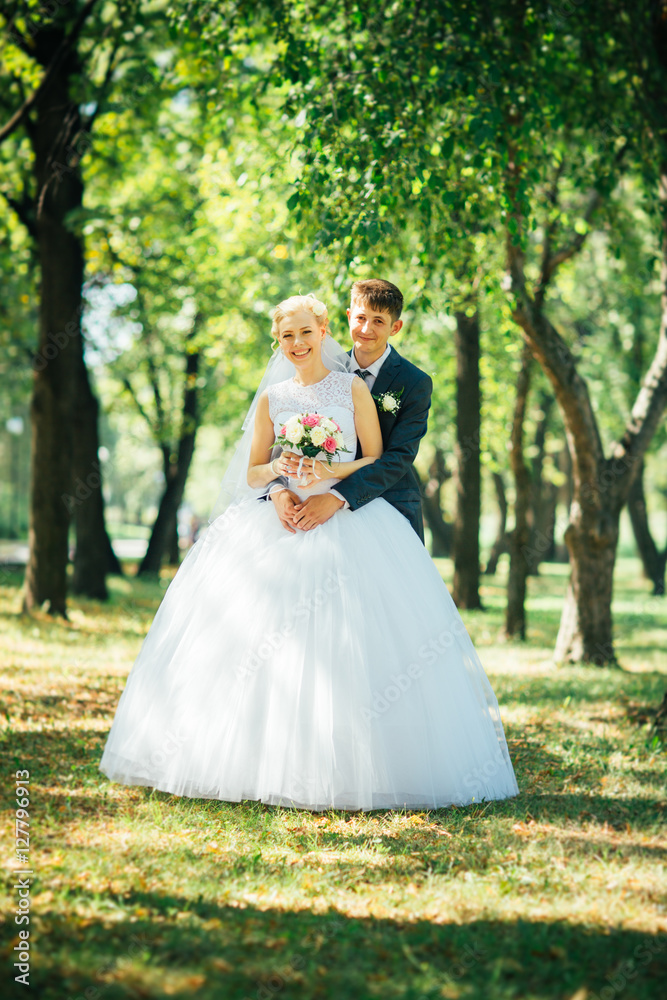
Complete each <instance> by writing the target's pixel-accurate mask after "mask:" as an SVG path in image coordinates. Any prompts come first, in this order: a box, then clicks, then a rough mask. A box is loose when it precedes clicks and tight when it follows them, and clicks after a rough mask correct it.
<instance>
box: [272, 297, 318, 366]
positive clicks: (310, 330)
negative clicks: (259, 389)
mask: <svg viewBox="0 0 667 1000" xmlns="http://www.w3.org/2000/svg"><path fill="white" fill-rule="evenodd" d="M325 333H326V328H325V327H323V326H321V325H320V323H319V322H318V321H317V319H316V318H315V317H314V316H313V314H312V313H310V312H307V311H306V310H305V309H304V310H301V311H300V312H295V313H293V314H292V315H291V316H285V318H284V319H282V320H281V321H280V325H279V326H278V343H279V344H280V347H281V350H282V352H283V354H284V355H285V357H286V358H288V359H289V360H290V361H291V362H292V364H294V365H296V366H297V368H300V367H302V366H303V365H306V364H309V363H310V362H312V361H313V360H315V361H317V360H319V358H320V357H321V354H322V341H323V340H324V335H325Z"/></svg>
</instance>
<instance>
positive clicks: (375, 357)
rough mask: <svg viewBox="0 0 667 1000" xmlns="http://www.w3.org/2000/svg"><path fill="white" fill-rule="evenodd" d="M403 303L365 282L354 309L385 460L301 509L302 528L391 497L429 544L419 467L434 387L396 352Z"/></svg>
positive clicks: (355, 360) (355, 338)
mask: <svg viewBox="0 0 667 1000" xmlns="http://www.w3.org/2000/svg"><path fill="white" fill-rule="evenodd" d="M402 305H403V296H402V295H401V293H400V291H399V290H398V288H396V286H395V285H392V284H391V283H390V282H388V281H380V280H375V279H373V280H370V281H360V282H357V283H356V284H355V285H354V286H353V288H352V301H351V308H350V309H349V310H348V319H349V323H350V333H351V336H352V343H353V345H354V346H353V348H352V351H351V352H350V356H351V358H352V364H353V367H355V368H356V369H357V370H360V371H361V372H362V377H364V379H365V381H366V384H367V385H368V386H369V388H370V390H371V393H372V394H373V397H374V398H375V401H376V405H377V409H378V416H379V419H380V429H381V432H382V444H383V448H384V451H383V454H382V456H381V457H380V458H379V459H378V460H377V461H376V462H374V463H373V464H372V465H369V466H366V467H365V468H363V469H359V470H358V471H357V472H355V473H353V474H352V475H351V476H349V478H347V479H346V480H344V481H343V482H341V483H339V484H338V485H337V486H336V488H335V490H332V491H330V492H329V493H325V494H319V495H315V496H312V497H309V498H308V499H307V500H305V501H304V502H303V503H297V504H296V505H295V507H294V511H295V513H294V515H293V517H294V524H296V525H297V526H298V527H299V528H302V529H306V530H307V529H309V528H313V527H316V526H317V525H318V524H322V523H324V522H325V521H327V520H328V519H329V518H330V517H332V516H333V515H334V514H335V513H336V511H337V510H340V509H341V507H349V508H350V509H351V510H353V511H354V510H358V509H359V508H360V507H363V506H364V505H365V504H367V503H369V502H370V501H371V500H375V499H376V498H377V497H383V498H384V499H385V500H386V501H387V502H388V503H390V504H392V506H394V507H396V509H397V510H398V511H399V512H400V513H401V514H403V515H404V516H405V517H407V519H408V521H409V522H410V524H411V525H412V527H413V528H414V530H415V531H416V532H417V534H418V535H419V537H420V538H421V540H422V541H423V540H424V528H423V521H422V514H421V497H420V492H419V481H418V479H417V475H416V473H415V470H414V468H413V462H414V460H415V457H416V455H417V452H418V450H419V444H420V441H421V439H422V438H423V436H424V434H425V433H426V428H427V422H428V411H429V408H430V405H431V393H432V391H433V382H432V380H431V378H430V376H429V375H427V374H426V373H425V372H423V371H421V369H420V368H417V367H416V365H413V364H411V362H409V361H408V360H407V359H406V358H404V357H402V356H401V355H400V354H399V353H398V351H396V350H395V348H393V347H390V346H389V345H388V340H389V337H391V336H394V335H395V334H396V333H398V331H399V330H400V329H401V327H402V325H403V324H402V322H401V320H400V319H399V317H400V313H401V309H402Z"/></svg>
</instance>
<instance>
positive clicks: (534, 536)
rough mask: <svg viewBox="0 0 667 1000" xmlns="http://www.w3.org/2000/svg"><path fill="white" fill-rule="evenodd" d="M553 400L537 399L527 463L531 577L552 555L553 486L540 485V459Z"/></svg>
mask: <svg viewBox="0 0 667 1000" xmlns="http://www.w3.org/2000/svg"><path fill="white" fill-rule="evenodd" d="M554 403H555V400H554V398H553V396H551V395H549V394H548V393H544V392H543V393H542V394H541V396H540V410H541V412H542V417H541V418H540V420H539V421H538V424H537V428H536V430H535V440H534V442H533V447H534V450H535V457H534V458H533V460H532V462H531V477H530V478H531V501H530V513H531V517H530V520H531V525H530V540H529V543H528V544H529V548H530V551H531V553H532V554H531V555H530V556H529V557H528V575H529V576H534V575H536V574H537V573H539V571H540V563H541V562H542V560H543V559H548V558H549V553H550V552H551V553H552V554H553V549H554V527H555V526H554V521H553V517H554V513H555V508H554V504H553V502H552V495H553V486H552V484H551V483H547V482H545V481H544V475H543V470H544V455H545V444H546V436H547V430H548V426H549V414H550V411H551V408H552V406H553V404H554ZM552 508H554V509H552Z"/></svg>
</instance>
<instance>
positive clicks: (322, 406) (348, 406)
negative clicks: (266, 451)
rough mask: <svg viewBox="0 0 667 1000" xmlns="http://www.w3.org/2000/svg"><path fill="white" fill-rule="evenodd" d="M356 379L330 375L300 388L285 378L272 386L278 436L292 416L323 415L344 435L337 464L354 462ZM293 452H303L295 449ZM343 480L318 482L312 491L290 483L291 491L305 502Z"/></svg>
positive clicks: (270, 393) (271, 413)
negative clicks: (341, 450)
mask: <svg viewBox="0 0 667 1000" xmlns="http://www.w3.org/2000/svg"><path fill="white" fill-rule="evenodd" d="M355 378H357V376H356V375H355V374H353V373H352V372H329V374H328V375H326V376H325V377H324V378H323V379H321V380H320V381H319V382H315V384H314V385H299V384H298V383H297V382H295V381H294V379H293V378H288V379H285V381H284V382H277V383H276V384H275V385H272V386H269V388H268V390H267V391H268V396H269V416H270V417H271V420H272V421H273V429H274V431H275V433H276V436H277V435H278V434H279V433H280V429H281V427H282V426H283V424H284V423H286V421H287V420H289V418H290V417H293V416H294V415H295V414H297V413H321V414H322V415H323V416H325V417H331V419H332V420H335V421H336V423H337V424H338V425H339V426H340V429H341V430H342V432H343V438H344V441H345V447H346V448H347V449H348V450H347V451H344V452H341V454H340V456H339V457H337V458H335V459H334V460H333V461H334V463H335V462H337V461H340V462H352V461H354V459H355V457H356V452H357V434H356V431H355V427H354V403H353V402H352V383H353V382H354V379H355ZM293 450H294V451H295V452H297V453H300V449H299V448H297V447H296V446H295V447H294V448H293ZM339 482H340V479H334V478H332V479H327V480H326V481H322V482H321V483H316V484H315V486H313V487H312V488H311V489H308V490H300V489H299V488H298V487H296V486H294V485H293V484H292V483H290V489H291V490H293V491H294V492H295V493H298V494H299V496H300V497H303V498H304V499H305V498H306V497H309V496H313V494H315V493H326V492H327V491H328V490H330V489H331V487H332V486H335V485H336V483H339Z"/></svg>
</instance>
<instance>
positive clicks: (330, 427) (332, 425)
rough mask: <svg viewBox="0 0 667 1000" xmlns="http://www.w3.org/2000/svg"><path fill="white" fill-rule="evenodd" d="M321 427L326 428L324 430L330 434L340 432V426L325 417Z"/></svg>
mask: <svg viewBox="0 0 667 1000" xmlns="http://www.w3.org/2000/svg"><path fill="white" fill-rule="evenodd" d="M321 426H322V427H324V429H325V430H326V431H328V432H329V434H333V432H334V431H337V430H338V424H335V423H334V422H333V420H331V418H330V417H325V418H324V420H323V421H322V424H321Z"/></svg>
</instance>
